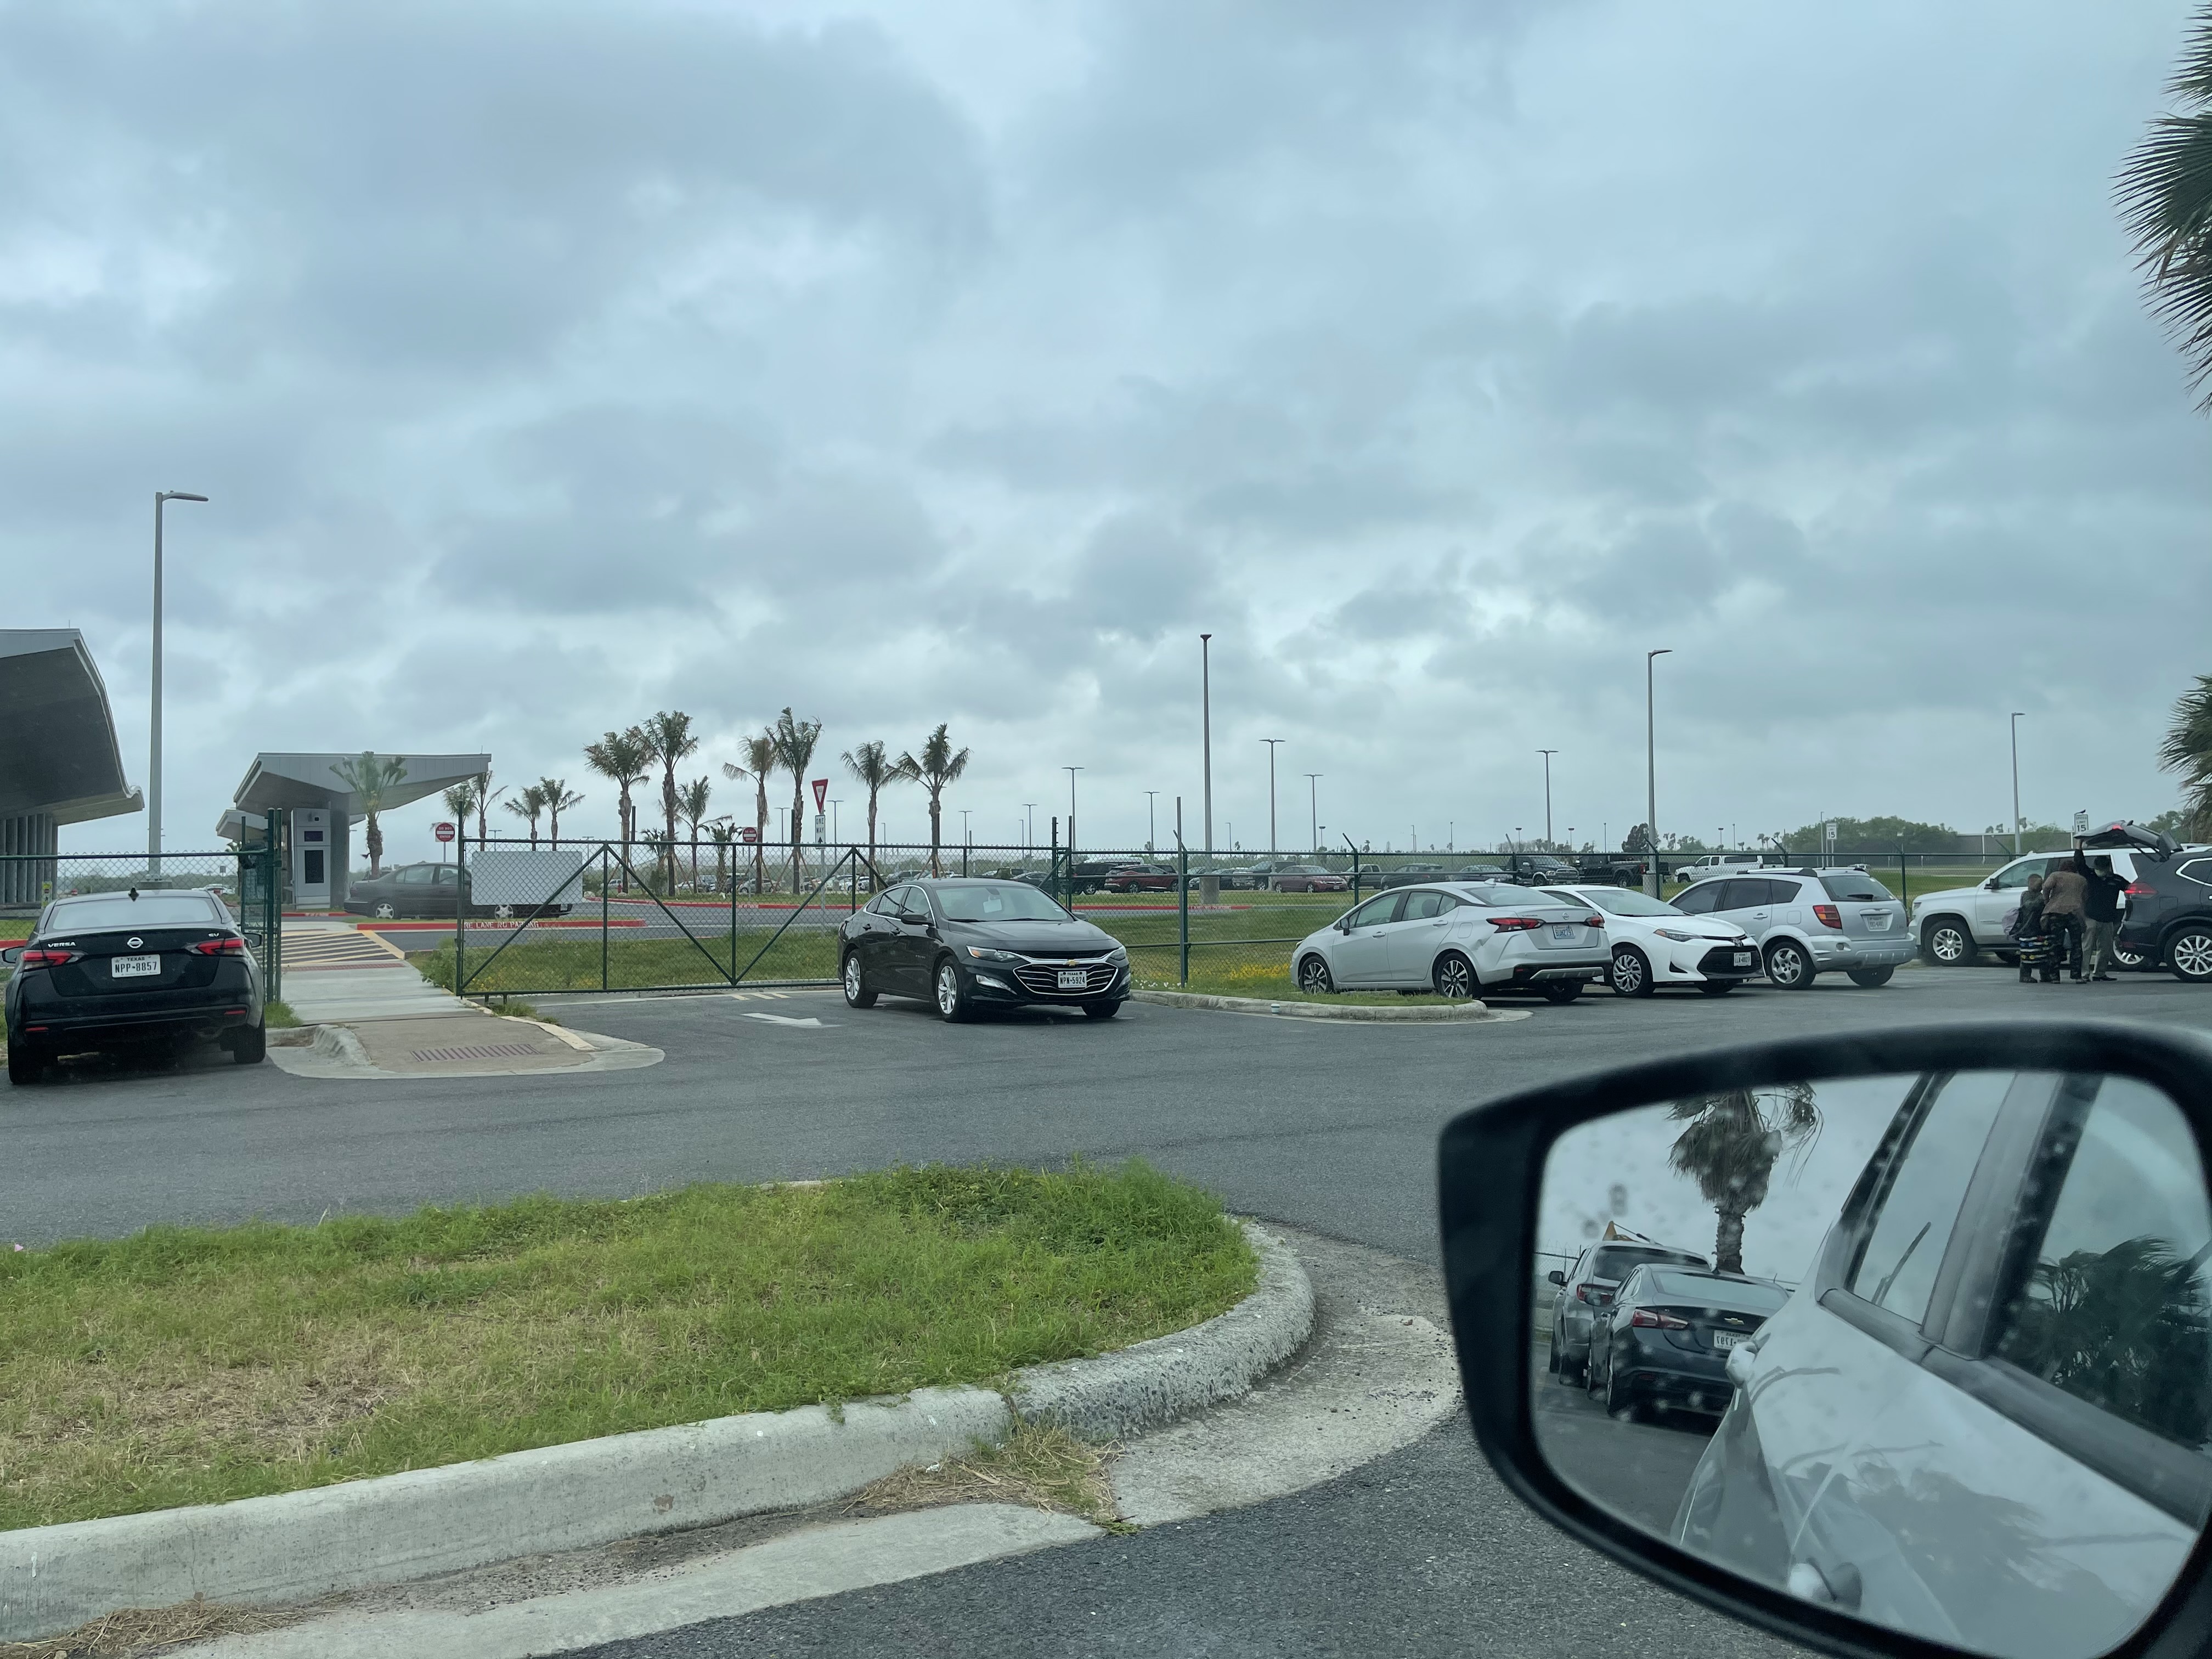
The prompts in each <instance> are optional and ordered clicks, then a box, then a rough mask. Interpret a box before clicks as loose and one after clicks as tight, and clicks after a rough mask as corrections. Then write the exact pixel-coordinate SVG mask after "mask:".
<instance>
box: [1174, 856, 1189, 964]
mask: <svg viewBox="0 0 2212 1659" xmlns="http://www.w3.org/2000/svg"><path fill="white" fill-rule="evenodd" d="M1176 942H1177V944H1178V945H1180V947H1181V950H1182V969H1181V971H1180V973H1179V975H1178V976H1177V979H1176V983H1177V984H1179V985H1185V986H1188V984H1189V983H1190V848H1188V847H1186V846H1184V845H1183V844H1182V836H1176Z"/></svg>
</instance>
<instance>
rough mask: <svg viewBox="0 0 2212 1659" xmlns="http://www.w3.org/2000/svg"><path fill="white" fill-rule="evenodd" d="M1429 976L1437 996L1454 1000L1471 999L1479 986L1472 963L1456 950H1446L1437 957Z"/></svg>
mask: <svg viewBox="0 0 2212 1659" xmlns="http://www.w3.org/2000/svg"><path fill="white" fill-rule="evenodd" d="M1429 978H1430V982H1431V984H1433V985H1434V986H1435V987H1436V990H1437V995H1438V996H1440V997H1449V998H1451V999H1452V1000H1454V1001H1455V1002H1466V1001H1468V1000H1472V999H1473V997H1474V994H1475V993H1476V992H1477V991H1478V990H1479V989H1480V988H1481V987H1480V985H1479V983H1478V982H1477V981H1476V979H1475V974H1474V963H1472V962H1469V961H1468V959H1467V957H1464V956H1462V954H1461V953H1460V952H1459V951H1445V952H1444V953H1443V955H1442V956H1440V957H1437V965H1436V967H1435V968H1434V969H1432V970H1431V973H1430V975H1429Z"/></svg>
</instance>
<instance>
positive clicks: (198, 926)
mask: <svg viewBox="0 0 2212 1659" xmlns="http://www.w3.org/2000/svg"><path fill="white" fill-rule="evenodd" d="M0 959H4V960H5V961H7V962H9V963H12V964H14V967H15V975H14V977H13V978H11V979H10V980H9V981H8V996H7V1016H8V1080H9V1082H10V1083H31V1082H35V1081H36V1080H37V1079H38V1076H39V1073H40V1072H42V1071H44V1070H45V1069H46V1066H47V1065H48V1063H49V1062H51V1061H52V1060H53V1059H54V1058H55V1057H56V1056H57V1055H60V1054H77V1053H82V1051H84V1050H86V1049H88V1048H117V1047H121V1046H123V1045H125V1044H127V1043H136V1042H148V1041H159V1040H171V1041H173V1040H179V1039H185V1038H194V1037H197V1038H201V1039H210V1038H212V1039H214V1040H215V1041H216V1042H221V1043H222V1046H223V1047H224V1048H228V1050H229V1051H230V1054H231V1058H232V1059H234V1060H237V1061H238V1063H239V1064H240V1065H241V1066H251V1065H253V1064H255V1063H257V1062H258V1060H260V1059H261V1057H262V1054H263V1053H264V1047H265V1032H264V1027H263V1024H262V1017H261V1016H262V1001H261V1000H262V988H261V964H260V963H258V962H256V961H255V960H254V959H253V956H252V952H251V951H248V950H247V949H246V940H245V938H244V937H243V936H242V935H241V934H240V933H239V931H238V927H237V924H236V923H235V922H234V921H232V920H231V915H230V911H229V910H228V908H226V907H225V906H224V904H223V902H222V899H220V898H219V897H217V896H216V895H215V894H213V893H203V892H157V893H140V892H137V891H135V890H134V891H131V892H126V893H88V894H83V895H81V896H72V897H70V898H59V899H56V900H55V901H54V902H52V904H49V905H48V906H46V910H45V912H44V914H42V915H40V917H39V923H38V926H37V927H36V928H34V929H33V931H32V933H31V937H30V939H29V940H28V942H27V943H25V944H23V945H16V946H14V947H12V948H10V949H9V950H7V951H0Z"/></svg>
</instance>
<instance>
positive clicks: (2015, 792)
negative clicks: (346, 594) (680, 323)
mask: <svg viewBox="0 0 2212 1659" xmlns="http://www.w3.org/2000/svg"><path fill="white" fill-rule="evenodd" d="M156 660H159V653H158V652H157V653H156ZM2026 713H2027V710H2026V709H2024V708H2015V709H2014V710H2013V711H2012V855H2013V856H2014V857H2015V858H2018V857H2019V856H2020V717H2021V715H2022V714H2026ZM154 729H155V731H157V732H158V731H160V730H161V727H159V726H155V728H154Z"/></svg>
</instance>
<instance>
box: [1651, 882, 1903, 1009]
mask: <svg viewBox="0 0 2212 1659" xmlns="http://www.w3.org/2000/svg"><path fill="white" fill-rule="evenodd" d="M1674 908H1676V909H1677V910H1680V911H1684V912H1686V913H1687V914H1688V915H1693V916H1714V917H1717V918H1718V919H1719V920H1721V921H1732V922H1734V923H1735V925H1736V926H1737V927H1741V928H1742V929H1743V931H1744V932H1745V933H1748V934H1750V935H1751V939H1752V942H1753V944H1754V945H1758V946H1759V951H1760V952H1761V954H1762V955H1763V956H1764V957H1765V961H1766V977H1767V981H1768V982H1769V983H1770V984H1771V985H1773V986H1774V987H1776V988H1777V989H1778V990H1784V991H1802V990H1803V989H1805V988H1806V987H1808V986H1809V985H1811V984H1812V982H1813V981H1814V979H1815V978H1816V977H1818V976H1819V975H1821V974H1824V973H1826V972H1828V971H1829V970H1831V969H1841V970H1842V971H1843V972H1844V973H1847V974H1849V975H1850V976H1851V982H1852V983H1853V984H1855V985H1869V986H1871V985H1886V984H1887V983H1888V982H1889V976H1890V975H1892V974H1893V973H1895V972H1896V971H1897V969H1898V966H1899V963H1907V962H1910V961H1911V960H1912V955H1913V950H1914V943H1913V939H1912V934H1911V930H1910V929H1908V928H1907V927H1906V926H1905V906H1904V905H1903V904H1901V903H1899V902H1898V900H1897V898H1896V897H1895V896H1893V894H1892V893H1891V892H1890V890H1889V889H1887V887H1885V886H1883V885H1882V884H1881V883H1880V882H1878V881H1876V880H1875V878H1873V877H1872V876H1870V875H1869V874H1867V873H1866V872H1864V871H1863V870H1768V871H1763V872H1760V873H1759V874H1758V875H1755V876H1717V877H1715V878H1713V879H1711V881H1701V882H1699V884H1697V885H1696V886H1694V887H1691V888H1687V889H1685V890H1683V891H1681V892H1680V893H1677V894H1675V895H1674Z"/></svg>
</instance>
